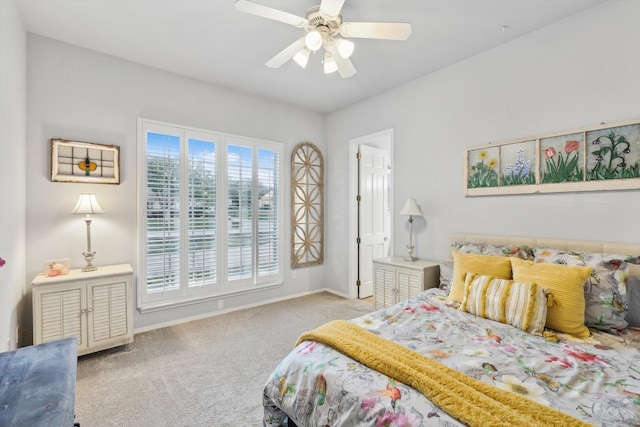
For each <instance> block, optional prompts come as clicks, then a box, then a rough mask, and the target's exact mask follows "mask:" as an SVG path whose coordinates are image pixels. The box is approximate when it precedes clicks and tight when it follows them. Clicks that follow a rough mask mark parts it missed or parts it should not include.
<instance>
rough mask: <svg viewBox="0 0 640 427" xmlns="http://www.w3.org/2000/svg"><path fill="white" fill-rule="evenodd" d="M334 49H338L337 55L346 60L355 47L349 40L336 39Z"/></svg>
mask: <svg viewBox="0 0 640 427" xmlns="http://www.w3.org/2000/svg"><path fill="white" fill-rule="evenodd" d="M335 43H336V47H337V48H338V53H339V54H340V56H341V57H342V58H343V59H347V58H349V57H350V56H351V54H353V50H354V49H355V45H354V44H353V42H352V41H350V40H345V39H336V42H335Z"/></svg>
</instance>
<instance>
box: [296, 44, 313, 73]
mask: <svg viewBox="0 0 640 427" xmlns="http://www.w3.org/2000/svg"><path fill="white" fill-rule="evenodd" d="M309 54H311V52H310V51H309V49H307V48H306V47H305V48H302V49H301V50H300V51H299V52H298V53H296V54H295V55H294V57H293V60H294V61H296V63H297V64H298V65H299V66H301V67H302V68H305V67H306V66H307V62H309Z"/></svg>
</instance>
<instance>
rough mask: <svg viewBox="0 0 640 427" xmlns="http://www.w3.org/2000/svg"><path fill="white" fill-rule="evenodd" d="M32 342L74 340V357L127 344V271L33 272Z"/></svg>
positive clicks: (130, 303) (121, 267)
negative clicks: (76, 354)
mask: <svg viewBox="0 0 640 427" xmlns="http://www.w3.org/2000/svg"><path fill="white" fill-rule="evenodd" d="M31 286H32V288H31V292H32V300H33V343H34V344H41V343H45V342H49V341H54V340H59V339H62V338H67V337H77V338H78V355H79V356H80V355H82V354H87V353H91V352H94V351H100V350H105V349H107V348H111V347H116V346H119V345H124V344H128V343H131V342H133V269H132V268H131V266H130V265H129V264H119V265H107V266H102V267H98V269H97V270H96V271H90V272H82V271H81V270H71V271H70V272H69V274H65V275H63V276H55V277H47V276H45V275H43V274H39V275H38V276H36V277H35V278H34V279H33V281H32V282H31Z"/></svg>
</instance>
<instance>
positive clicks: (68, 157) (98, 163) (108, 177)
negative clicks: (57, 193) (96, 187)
mask: <svg viewBox="0 0 640 427" xmlns="http://www.w3.org/2000/svg"><path fill="white" fill-rule="evenodd" d="M51 181H54V182H82V183H94V184H120V147H118V146H117V145H105V144H96V143H92V142H80V141H69V140H66V139H52V140H51Z"/></svg>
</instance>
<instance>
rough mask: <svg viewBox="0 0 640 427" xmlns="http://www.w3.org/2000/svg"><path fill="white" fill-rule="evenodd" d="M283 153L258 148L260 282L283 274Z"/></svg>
mask: <svg viewBox="0 0 640 427" xmlns="http://www.w3.org/2000/svg"><path fill="white" fill-rule="evenodd" d="M279 182H280V154H279V153H278V152H277V151H272V150H267V149H263V148H259V149H258V188H259V189H260V190H259V197H260V198H259V203H258V246H257V247H258V257H257V258H258V281H259V282H260V281H262V280H264V279H265V278H266V279H270V278H271V277H272V276H274V275H278V274H280V246H281V239H280V216H281V214H280V206H279V204H278V203H279V200H280V197H279V195H280V185H279Z"/></svg>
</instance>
